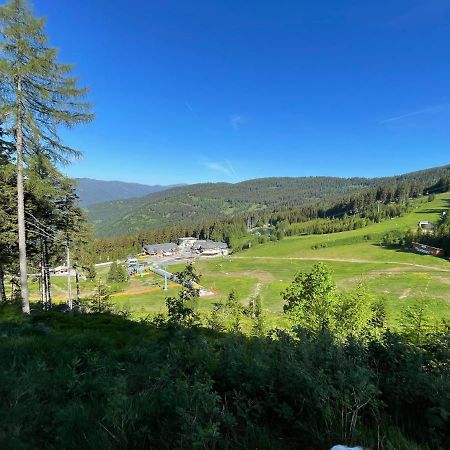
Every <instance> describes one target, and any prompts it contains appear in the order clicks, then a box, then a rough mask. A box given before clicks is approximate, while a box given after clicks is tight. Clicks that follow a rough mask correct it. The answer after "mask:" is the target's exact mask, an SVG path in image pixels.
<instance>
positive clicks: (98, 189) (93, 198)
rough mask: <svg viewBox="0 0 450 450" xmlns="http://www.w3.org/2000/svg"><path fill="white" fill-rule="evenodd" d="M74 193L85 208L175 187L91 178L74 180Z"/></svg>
mask: <svg viewBox="0 0 450 450" xmlns="http://www.w3.org/2000/svg"><path fill="white" fill-rule="evenodd" d="M74 181H75V183H76V192H77V195H78V196H79V198H80V206H83V207H86V206H89V205H93V204H95V203H103V202H110V201H114V200H126V199H129V198H136V197H143V196H144V195H147V194H151V193H154V192H161V191H164V190H166V189H170V188H172V187H175V186H180V185H171V186H161V185H146V184H140V183H127V182H124V181H106V180H95V179H93V178H75V179H74Z"/></svg>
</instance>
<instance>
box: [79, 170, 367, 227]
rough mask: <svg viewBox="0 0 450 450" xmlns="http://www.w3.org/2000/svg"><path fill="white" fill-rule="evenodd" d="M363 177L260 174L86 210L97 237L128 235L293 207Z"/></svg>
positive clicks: (349, 187)
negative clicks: (249, 178)
mask: <svg viewBox="0 0 450 450" xmlns="http://www.w3.org/2000/svg"><path fill="white" fill-rule="evenodd" d="M374 184H375V181H374V180H370V179H364V178H348V179H347V178H331V177H306V178H263V179H257V180H249V181H244V182H242V183H236V184H231V183H203V184H196V185H190V186H183V187H178V188H174V189H170V190H168V191H164V192H158V193H153V194H149V195H147V196H145V197H142V198H138V199H131V200H122V201H115V202H108V203H101V204H98V205H91V206H89V207H88V208H87V211H88V215H89V218H90V220H91V222H92V223H93V224H94V225H95V227H96V231H97V234H98V235H99V236H113V235H120V234H129V233H134V232H138V231H141V230H145V229H151V228H158V227H162V226H168V225H173V224H177V223H180V222H185V223H186V222H191V221H197V222H198V221H201V220H206V219H216V218H220V217H226V216H232V215H236V214H239V213H247V212H251V211H258V210H264V209H266V208H269V209H275V208H278V207H284V206H294V205H295V206H299V205H305V204H310V203H313V202H317V201H322V200H326V199H329V198H331V197H336V196H337V195H343V194H348V193H351V192H355V191H359V190H361V189H363V188H366V187H369V186H373V185H374Z"/></svg>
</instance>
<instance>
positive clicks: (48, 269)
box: [44, 241, 52, 309]
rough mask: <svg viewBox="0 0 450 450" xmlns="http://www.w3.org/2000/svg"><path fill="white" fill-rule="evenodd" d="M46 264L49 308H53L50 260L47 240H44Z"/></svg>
mask: <svg viewBox="0 0 450 450" xmlns="http://www.w3.org/2000/svg"><path fill="white" fill-rule="evenodd" d="M44 264H45V266H44V267H45V269H44V272H45V285H46V286H47V305H48V309H51V308H52V285H51V278H50V261H49V258H48V248H47V241H44Z"/></svg>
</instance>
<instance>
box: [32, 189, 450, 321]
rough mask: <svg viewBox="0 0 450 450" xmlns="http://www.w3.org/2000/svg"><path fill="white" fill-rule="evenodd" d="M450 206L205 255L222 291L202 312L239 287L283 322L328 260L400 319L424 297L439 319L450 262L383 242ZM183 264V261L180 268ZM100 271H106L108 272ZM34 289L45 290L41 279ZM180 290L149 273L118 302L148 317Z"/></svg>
mask: <svg viewBox="0 0 450 450" xmlns="http://www.w3.org/2000/svg"><path fill="white" fill-rule="evenodd" d="M449 207H450V193H445V194H438V195H436V197H435V199H434V200H433V201H432V202H428V201H427V199H426V198H421V199H417V200H414V202H413V208H414V209H413V211H412V212H410V213H409V214H407V215H405V216H403V217H399V218H395V219H392V220H386V221H384V222H381V223H377V224H372V225H369V226H367V227H365V228H361V229H358V230H353V231H346V232H341V233H333V234H324V235H310V236H297V237H289V238H285V239H283V240H281V241H277V242H268V243H267V244H264V245H260V246H257V247H254V248H252V249H250V250H247V251H244V252H240V253H237V254H235V255H232V256H230V257H227V258H223V259H211V260H202V261H197V262H196V263H195V265H196V267H197V269H198V271H199V272H200V273H201V274H202V275H203V277H202V284H203V285H204V286H206V287H207V288H208V289H209V290H211V291H212V292H213V293H214V295H212V296H210V297H204V298H202V299H201V301H200V303H199V308H200V311H202V312H203V313H204V314H207V313H209V311H210V310H211V307H212V304H213V303H215V302H217V301H218V300H223V299H225V297H226V296H227V295H228V293H229V292H230V291H231V290H232V289H234V290H235V291H236V292H237V294H238V297H239V299H240V300H241V301H242V302H243V303H247V302H248V300H249V298H250V297H251V296H252V295H255V294H260V295H261V297H262V300H263V306H264V309H265V311H266V313H267V314H268V317H269V318H270V321H271V323H272V324H273V325H274V326H275V325H277V326H278V325H280V324H283V323H284V320H285V319H284V318H283V316H282V314H281V313H282V307H283V302H282V299H281V297H280V292H281V291H282V290H283V289H285V288H286V287H287V286H288V284H289V283H290V282H291V281H292V279H293V277H294V275H295V274H296V272H298V271H309V270H310V268H311V267H312V265H313V264H314V263H316V262H318V261H323V262H325V263H326V264H328V265H329V266H330V267H331V268H332V269H333V271H334V276H335V278H336V281H337V283H338V286H339V287H340V288H342V289H346V288H348V287H350V286H353V285H354V284H355V282H358V281H361V282H363V283H365V284H366V285H367V286H368V288H369V289H370V291H371V292H372V293H373V294H374V295H376V296H377V297H378V298H385V299H386V302H387V306H388V311H389V312H390V314H389V317H390V321H391V323H393V324H395V323H396V321H397V318H398V315H399V313H400V311H401V310H402V308H404V307H405V306H408V305H411V304H413V303H415V302H417V301H418V300H419V299H423V298H425V299H426V300H427V302H428V304H429V306H430V308H431V310H432V311H433V312H434V314H435V316H436V317H437V318H444V317H446V318H450V263H449V262H448V261H447V260H445V259H442V258H435V257H432V256H425V255H419V254H416V253H412V252H410V251H407V250H399V249H388V248H385V247H382V246H380V245H379V242H380V239H381V238H382V237H383V236H384V235H385V234H386V233H387V232H389V231H391V230H407V229H409V228H413V229H414V228H416V227H417V223H418V222H419V221H420V220H430V221H435V220H437V219H438V217H439V214H440V212H441V211H443V210H445V209H448V208H449ZM179 268H181V267H176V266H175V267H173V270H177V269H179ZM99 275H100V277H106V270H105V269H103V270H102V271H100V273H99ZM61 283H62V284H61ZM59 285H61V286H60V287H61V289H59ZM94 287H95V283H94V284H93V285H90V284H89V283H86V284H83V289H84V291H85V292H86V291H89V290H92V289H93V288H94ZM33 288H34V292H36V295H37V289H38V286H37V284H36V285H35V286H33ZM54 288H55V289H56V290H57V292H59V291H60V295H61V297H60V300H61V301H62V300H63V299H64V293H65V285H64V280H63V279H57V280H56V281H55V283H54ZM178 289H179V288H178V286H176V285H171V286H170V289H169V292H168V293H166V292H164V291H163V290H162V280H161V279H160V278H158V277H157V276H155V275H148V276H145V277H143V278H134V279H133V280H132V281H131V282H130V283H129V284H128V285H122V286H119V287H118V290H117V292H116V293H115V294H114V296H113V300H114V302H115V303H116V305H117V306H118V307H119V308H120V309H125V310H129V311H131V312H132V313H133V315H136V316H141V317H142V316H145V315H146V314H148V313H156V312H165V297H167V295H175V293H176V292H177V291H178ZM36 298H37V297H36Z"/></svg>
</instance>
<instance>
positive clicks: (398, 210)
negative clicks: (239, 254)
mask: <svg viewBox="0 0 450 450" xmlns="http://www.w3.org/2000/svg"><path fill="white" fill-rule="evenodd" d="M448 170H449V168H439V169H436V170H429V171H423V172H418V173H417V174H413V175H411V178H408V177H406V176H405V177H400V179H399V180H397V179H395V182H393V183H391V182H389V183H386V184H383V185H380V186H373V187H370V188H367V189H364V190H363V191H362V192H358V193H356V194H352V195H349V196H345V197H342V198H340V199H336V200H335V201H334V203H333V202H332V201H329V200H326V201H323V202H321V203H318V204H315V205H308V206H302V207H292V208H282V209H279V210H272V211H271V210H269V209H265V210H262V211H252V213H251V214H249V213H246V214H236V215H234V216H233V217H230V218H226V219H221V218H220V217H218V218H216V219H210V220H203V221H201V222H197V223H195V222H190V223H189V224H188V223H185V222H180V223H179V224H178V225H174V226H170V227H162V228H159V229H150V230H147V231H142V232H140V233H137V234H131V235H124V236H119V237H111V238H101V239H97V240H96V241H95V243H94V250H93V252H94V253H95V255H96V256H95V257H96V261H98V262H102V261H108V260H113V259H118V258H124V257H126V256H128V255H130V254H135V253H139V252H140V251H141V249H142V246H143V245H144V244H154V243H161V242H171V241H174V240H176V239H177V238H179V237H183V236H194V237H197V238H199V239H213V240H219V241H224V242H227V243H228V244H229V245H230V246H231V248H232V249H233V250H234V251H238V250H240V249H244V248H248V247H249V246H252V245H258V243H263V242H266V241H267V240H268V239H269V237H268V236H260V237H257V236H255V235H254V234H252V233H251V230H252V229H253V228H255V227H262V226H263V225H264V224H269V225H270V226H271V233H272V235H271V236H270V239H275V240H276V239H282V238H283V237H284V236H293V235H300V234H323V233H332V232H337V231H347V230H353V229H357V228H361V227H364V226H367V225H368V224H370V223H374V222H379V221H382V220H386V219H389V218H393V217H398V216H401V215H402V214H405V213H406V212H408V211H409V210H410V207H411V205H410V199H414V198H417V197H420V196H422V195H425V194H427V193H428V192H436V193H438V192H445V189H446V188H447V184H446V182H445V180H446V177H445V176H444V177H442V176H440V175H441V174H442V173H443V172H444V173H445V172H446V171H448ZM436 180H437V181H436Z"/></svg>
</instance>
